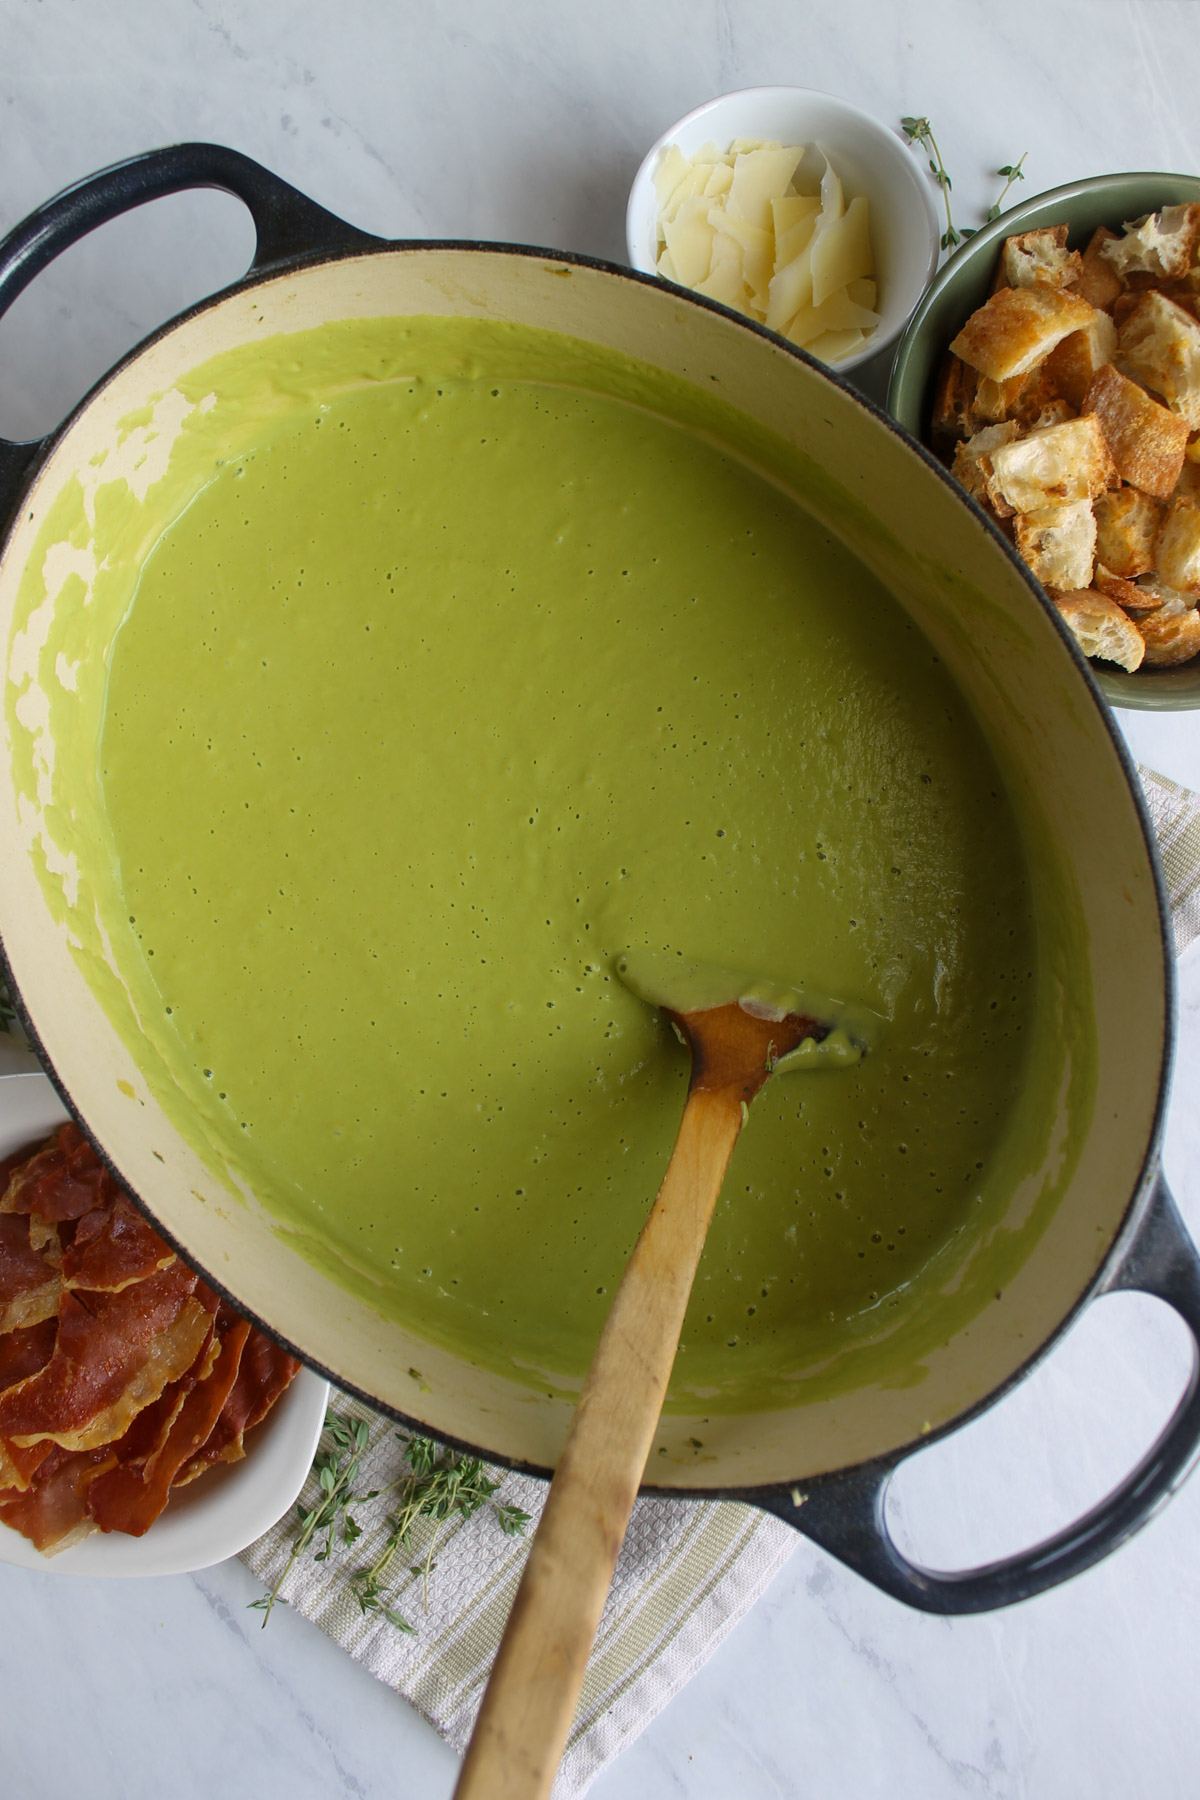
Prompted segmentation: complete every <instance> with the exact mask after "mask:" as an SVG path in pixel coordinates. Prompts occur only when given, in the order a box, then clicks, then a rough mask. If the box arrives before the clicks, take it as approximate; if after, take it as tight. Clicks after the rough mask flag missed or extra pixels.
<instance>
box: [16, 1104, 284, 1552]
mask: <svg viewBox="0 0 1200 1800" xmlns="http://www.w3.org/2000/svg"><path fill="white" fill-rule="evenodd" d="M298 1368H299V1364H298V1363H297V1362H296V1361H295V1359H294V1358H293V1357H290V1356H288V1355H287V1354H286V1352H284V1351H282V1350H280V1349H279V1348H278V1347H277V1346H276V1345H274V1344H272V1343H271V1342H270V1341H269V1340H268V1339H267V1338H264V1337H263V1336H262V1334H261V1333H260V1332H257V1331H254V1330H252V1328H251V1326H250V1325H249V1323H248V1321H247V1320H245V1319H243V1318H242V1317H241V1315H240V1314H239V1313H237V1312H236V1311H235V1310H234V1308H233V1307H231V1306H230V1305H229V1304H228V1303H227V1302H225V1301H222V1300H220V1298H219V1296H218V1295H217V1294H215V1293H214V1292H213V1290H212V1289H211V1288H209V1287H208V1286H207V1284H206V1283H205V1282H203V1281H201V1280H199V1279H198V1277H197V1276H196V1275H195V1274H194V1273H193V1271H192V1270H190V1269H189V1268H188V1267H187V1265H186V1264H185V1263H183V1262H182V1261H181V1260H180V1259H179V1258H178V1257H177V1256H176V1255H175V1253H174V1252H173V1251H172V1250H171V1247H170V1245H169V1244H167V1243H166V1242H165V1241H164V1240H163V1238H161V1237H160V1236H159V1234H158V1233H157V1232H156V1231H155V1230H154V1228H153V1227H152V1226H151V1225H150V1224H149V1223H148V1222H147V1221H146V1220H145V1219H144V1218H143V1217H142V1216H141V1214H140V1213H139V1212H138V1211H137V1210H136V1208H135V1207H134V1206H133V1205H132V1204H131V1202H130V1201H129V1199H128V1197H127V1196H126V1195H125V1194H123V1193H122V1191H121V1189H120V1188H119V1187H118V1185H117V1183H116V1182H115V1181H114V1180H113V1178H112V1177H111V1176H110V1175H109V1173H108V1171H107V1170H106V1169H105V1168H104V1167H103V1165H102V1164H101V1163H100V1161H99V1159H98V1158H97V1156H96V1155H95V1153H94V1152H93V1150H92V1148H91V1146H90V1145H89V1144H88V1143H87V1141H86V1139H85V1138H84V1137H83V1135H82V1133H81V1132H79V1131H78V1129H77V1128H76V1127H75V1126H73V1125H65V1126H63V1127H62V1129H61V1130H60V1131H58V1132H56V1134H55V1136H54V1137H53V1138H52V1139H51V1140H50V1141H49V1143H46V1144H43V1145H41V1146H40V1147H38V1146H33V1147H31V1148H30V1149H29V1150H27V1151H25V1152H23V1153H20V1154H18V1155H17V1156H16V1157H10V1158H7V1159H5V1160H3V1161H0V1525H9V1526H12V1527H13V1528H14V1529H15V1530H17V1531H20V1532H22V1533H24V1535H25V1536H26V1537H28V1538H29V1539H30V1540H31V1541H32V1542H33V1543H34V1544H35V1545H36V1546H37V1548H38V1549H39V1550H47V1551H49V1550H59V1549H62V1548H64V1547H65V1546H66V1545H68V1544H71V1543H74V1542H75V1541H76V1539H77V1538H79V1537H81V1536H84V1535H86V1533H87V1532H89V1531H93V1530H95V1529H96V1528H97V1525H99V1527H100V1528H101V1529H102V1530H104V1531H122V1532H126V1533H131V1534H132V1535H134V1536H139V1537H140V1536H141V1535H142V1533H143V1532H145V1531H146V1530H147V1529H148V1528H149V1526H150V1524H151V1523H152V1522H153V1520H154V1519H155V1518H157V1516H158V1514H159V1513H160V1512H161V1511H162V1509H163V1507H164V1506H165V1505H166V1503H167V1501H168V1499H169V1498H170V1493H171V1489H172V1488H173V1487H178V1486H180V1485H182V1484H183V1483H184V1482H187V1481H191V1480H194V1479H195V1477H196V1476H198V1475H201V1474H203V1473H204V1471H205V1469H207V1468H210V1467H211V1466H212V1464H213V1463H214V1462H218V1461H236V1460H237V1459H238V1458H240V1457H241V1456H243V1455H244V1454H245V1450H244V1443H243V1440H244V1437H245V1434H246V1432H247V1431H248V1430H250V1429H251V1428H252V1427H253V1426H254V1425H256V1424H257V1423H258V1422H259V1421H260V1420H261V1419H262V1418H263V1417H264V1416H265V1415H266V1413H267V1412H268V1411H269V1409H270V1407H271V1406H272V1405H273V1404H274V1402H275V1400H276V1399H277V1398H278V1396H279V1395H280V1394H281V1393H282V1392H283V1390H284V1388H285V1387H286V1386H287V1384H288V1382H289V1381H290V1380H291V1379H292V1376H293V1375H294V1374H295V1373H296V1370H297V1369H298Z"/></svg>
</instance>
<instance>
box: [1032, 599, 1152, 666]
mask: <svg viewBox="0 0 1200 1800" xmlns="http://www.w3.org/2000/svg"><path fill="white" fill-rule="evenodd" d="M1053 603H1054V606H1055V609H1056V610H1057V612H1058V614H1059V617H1060V618H1061V619H1062V620H1063V622H1064V623H1065V624H1066V625H1067V626H1069V628H1070V630H1071V634H1072V636H1073V637H1074V639H1075V641H1076V643H1077V644H1078V645H1079V648H1080V649H1081V650H1082V651H1083V654H1084V655H1085V656H1101V657H1103V658H1104V660H1105V662H1115V663H1118V664H1119V665H1120V666H1121V668H1123V669H1129V670H1130V671H1131V672H1132V670H1134V669H1136V668H1137V667H1138V665H1139V664H1140V663H1141V660H1142V658H1143V656H1144V655H1145V654H1146V645H1145V642H1144V641H1143V638H1142V634H1141V632H1140V631H1139V630H1138V628H1137V626H1136V625H1135V624H1134V622H1133V620H1132V619H1130V618H1128V617H1127V616H1126V614H1125V613H1123V612H1122V610H1121V608H1120V607H1119V606H1118V605H1117V603H1116V601H1115V600H1110V599H1109V598H1108V595H1107V594H1098V593H1097V592H1096V590H1095V588H1084V589H1083V590H1082V591H1079V592H1074V593H1070V594H1056V595H1054V596H1053Z"/></svg>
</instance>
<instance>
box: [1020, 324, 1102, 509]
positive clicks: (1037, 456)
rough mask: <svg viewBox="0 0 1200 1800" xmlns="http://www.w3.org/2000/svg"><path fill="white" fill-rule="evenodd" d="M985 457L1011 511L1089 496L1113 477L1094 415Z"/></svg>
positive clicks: (1033, 435)
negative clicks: (990, 464)
mask: <svg viewBox="0 0 1200 1800" xmlns="http://www.w3.org/2000/svg"><path fill="white" fill-rule="evenodd" d="M1025 291H1026V292H1027V293H1031V292H1033V291H1035V290H1033V289H1026V290H1025ZM1039 291H1040V290H1039ZM991 456H992V476H993V480H992V485H993V487H994V488H995V490H996V492H997V493H998V494H999V496H1000V498H1001V499H1003V500H1004V501H1006V502H1007V503H1008V505H1009V506H1011V507H1012V508H1013V510H1014V512H1022V513H1027V512H1038V511H1039V510H1040V509H1041V508H1042V507H1043V506H1066V505H1070V504H1071V503H1072V502H1073V501H1076V500H1094V499H1095V497H1096V495H1097V494H1102V493H1103V492H1104V490H1105V488H1109V487H1116V485H1117V481H1118V476H1117V471H1116V469H1115V468H1114V466H1113V461H1112V458H1111V456H1110V455H1109V453H1108V446H1107V444H1106V443H1105V441H1104V433H1103V431H1102V430H1101V426H1100V421H1099V420H1098V419H1097V418H1096V417H1095V415H1094V414H1089V415H1088V416H1087V417H1086V418H1082V419H1069V420H1068V421H1067V422H1066V424H1064V425H1049V426H1047V427H1046V428H1045V429H1044V430H1042V431H1031V432H1030V433H1029V435H1028V437H1024V438H1019V439H1017V440H1016V441H1015V442H1013V443H1008V444H1001V445H1000V447H999V449H997V450H993V451H992V453H991Z"/></svg>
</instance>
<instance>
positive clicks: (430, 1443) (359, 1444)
mask: <svg viewBox="0 0 1200 1800" xmlns="http://www.w3.org/2000/svg"><path fill="white" fill-rule="evenodd" d="M396 1438H397V1440H398V1442H399V1443H400V1444H401V1445H403V1448H404V1457H405V1467H403V1468H402V1469H401V1471H400V1473H399V1474H398V1475H397V1476H396V1478H395V1479H394V1480H393V1481H390V1482H388V1483H387V1485H386V1486H385V1487H381V1488H371V1489H369V1490H368V1491H367V1492H366V1493H361V1494H360V1493H356V1492H355V1491H354V1490H355V1483H356V1482H357V1480H358V1474H359V1468H360V1465H361V1462H362V1458H363V1455H364V1453H365V1452H366V1450H367V1449H368V1448H369V1446H370V1429H369V1427H368V1426H367V1425H366V1423H365V1422H364V1421H363V1420H361V1419H350V1418H347V1417H345V1416H342V1415H339V1414H337V1413H333V1412H329V1413H327V1414H326V1415H325V1432H324V1436H323V1438H322V1442H321V1447H320V1449H318V1451H317V1455H316V1457H315V1459H314V1461H313V1466H312V1473H313V1474H314V1475H315V1476H316V1480H317V1487H318V1497H317V1499H316V1501H315V1503H313V1504H310V1505H305V1504H304V1502H303V1501H301V1502H298V1503H297V1506H296V1519H297V1531H296V1536H295V1538H294V1539H293V1541H292V1549H291V1555H290V1556H289V1557H288V1560H287V1562H286V1563H285V1564H284V1567H283V1569H282V1570H281V1572H280V1574H279V1576H278V1578H277V1580H276V1581H275V1583H274V1585H273V1586H272V1587H271V1588H270V1589H269V1591H268V1592H267V1593H265V1594H263V1595H262V1596H261V1597H260V1598H259V1599H257V1600H252V1601H251V1602H250V1607H251V1610H252V1611H256V1612H261V1613H262V1615H263V1621H262V1622H263V1625H264V1626H265V1625H266V1623H267V1620H268V1619H269V1618H270V1616H271V1611H272V1608H273V1607H275V1606H276V1605H279V1606H286V1604H287V1601H286V1600H285V1599H284V1597H283V1594H282V1593H281V1591H280V1590H281V1589H282V1587H283V1584H284V1582H285V1581H286V1580H287V1578H288V1576H289V1575H290V1574H291V1572H292V1570H293V1569H294V1568H295V1566H296V1563H297V1562H298V1561H299V1560H300V1558H301V1557H302V1556H303V1555H304V1554H305V1553H306V1552H309V1551H311V1553H312V1558H313V1561H314V1562H328V1561H330V1560H331V1559H332V1558H333V1557H334V1556H335V1553H337V1552H338V1551H339V1549H340V1548H342V1547H344V1548H346V1549H349V1548H350V1547H352V1546H353V1545H354V1543H355V1542H356V1541H357V1540H358V1539H359V1538H360V1537H361V1536H362V1535H363V1527H362V1526H361V1525H360V1524H359V1523H358V1521H357V1520H356V1519H355V1518H354V1516H353V1514H352V1513H351V1512H350V1510H349V1509H350V1508H351V1507H352V1506H355V1505H358V1504H361V1503H363V1502H365V1501H368V1500H376V1499H378V1498H379V1496H380V1495H381V1494H388V1493H392V1492H395V1494H396V1496H397V1498H396V1505H395V1508H394V1510H393V1511H392V1512H391V1514H390V1515H389V1516H388V1519H387V1527H388V1530H387V1536H386V1538H385V1540H384V1543H383V1547H382V1549H381V1550H380V1552H379V1554H378V1556H376V1558H375V1560H374V1561H373V1562H371V1563H369V1564H367V1565H366V1566H364V1567H362V1568H359V1569H355V1570H354V1571H353V1572H352V1573H351V1575H350V1576H349V1584H348V1585H349V1588H350V1592H351V1593H352V1594H353V1596H354V1598H355V1600H356V1601H357V1602H358V1605H359V1608H360V1610H361V1611H362V1612H364V1613H378V1614H380V1615H381V1617H383V1618H385V1619H386V1620H387V1621H388V1623H389V1624H390V1625H392V1626H393V1627H394V1628H395V1629H396V1630H397V1631H407V1632H411V1631H414V1630H415V1629H416V1627H415V1626H413V1625H411V1624H410V1623H409V1621H408V1620H407V1619H406V1618H405V1617H404V1615H403V1614H402V1613H401V1612H399V1611H398V1610H397V1609H396V1607H395V1606H394V1605H392V1604H391V1599H390V1596H389V1594H388V1577H389V1572H390V1570H391V1566H392V1563H393V1562H394V1560H395V1558H396V1556H397V1554H398V1553H399V1551H401V1550H402V1549H403V1550H410V1549H411V1546H412V1540H413V1534H414V1531H415V1530H416V1528H417V1526H418V1524H420V1523H422V1522H425V1521H428V1522H430V1523H432V1526H433V1530H432V1532H431V1533H430V1534H429V1540H428V1543H427V1544H425V1546H424V1554H423V1556H422V1557H421V1560H420V1561H419V1562H416V1563H414V1564H411V1565H410V1566H409V1574H410V1575H412V1576H413V1577H415V1578H417V1579H419V1580H421V1581H422V1583H423V1585H424V1592H425V1607H426V1610H427V1611H428V1607H429V1577H430V1575H431V1574H432V1573H433V1571H434V1569H435V1568H436V1567H437V1564H436V1562H435V1560H434V1553H435V1551H436V1549H437V1546H438V1543H439V1541H440V1539H441V1536H442V1532H443V1530H444V1528H445V1526H446V1524H447V1523H448V1522H449V1521H450V1520H451V1519H454V1518H458V1519H462V1520H465V1519H469V1518H471V1516H472V1515H473V1514H474V1513H477V1512H479V1511H480V1509H481V1508H485V1507H486V1508H488V1509H489V1510H490V1511H491V1512H492V1514H493V1516H494V1518H495V1520H496V1523H497V1524H498V1525H499V1527H500V1529H501V1531H503V1532H504V1534H505V1535H506V1536H507V1537H519V1536H520V1535H521V1534H522V1533H523V1532H524V1530H525V1528H526V1526H527V1525H528V1524H529V1522H530V1516H529V1514H528V1513H527V1512H525V1511H524V1510H523V1509H522V1508H521V1507H519V1506H512V1505H509V1504H506V1503H504V1502H502V1501H499V1500H497V1499H496V1498H495V1494H496V1491H497V1489H498V1488H499V1486H500V1481H499V1480H495V1481H493V1480H491V1479H490V1478H489V1477H488V1475H487V1473H486V1471H485V1468H484V1465H483V1463H482V1462H480V1461H479V1460H478V1458H476V1457H473V1456H464V1455H463V1454H462V1453H461V1452H459V1451H457V1450H447V1449H445V1448H443V1446H442V1445H440V1444H438V1443H435V1441H434V1440H433V1439H432V1438H427V1437H405V1435H404V1433H403V1432H399V1431H398V1432H397V1433H396ZM314 1544H315V1545H317V1546H318V1547H317V1548H315V1549H314V1548H313V1546H314Z"/></svg>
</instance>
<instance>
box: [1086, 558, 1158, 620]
mask: <svg viewBox="0 0 1200 1800" xmlns="http://www.w3.org/2000/svg"><path fill="white" fill-rule="evenodd" d="M1092 586H1093V587H1094V588H1095V589H1096V591H1097V593H1100V594H1107V595H1108V597H1109V599H1110V600H1115V601H1116V603H1117V605H1118V606H1123V607H1124V608H1125V611H1126V612H1142V611H1147V612H1152V611H1153V607H1149V606H1147V607H1143V605H1142V602H1143V599H1144V598H1145V596H1144V595H1143V593H1142V590H1141V588H1140V587H1138V585H1137V583H1136V582H1133V581H1126V580H1125V578H1124V576H1122V575H1114V574H1113V572H1112V570H1111V569H1106V568H1105V566H1104V564H1103V563H1102V562H1098V563H1097V564H1096V567H1095V570H1094V572H1093V574H1092ZM1155 604H1156V605H1157V602H1155Z"/></svg>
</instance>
